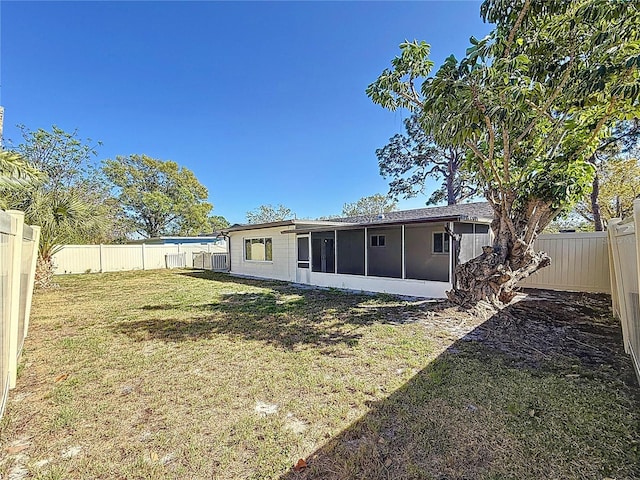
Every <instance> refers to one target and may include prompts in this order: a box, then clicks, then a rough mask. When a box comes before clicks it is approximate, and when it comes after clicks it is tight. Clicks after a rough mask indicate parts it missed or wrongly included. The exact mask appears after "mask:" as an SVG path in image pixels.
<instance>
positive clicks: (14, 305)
mask: <svg viewBox="0 0 640 480" xmlns="http://www.w3.org/2000/svg"><path fill="white" fill-rule="evenodd" d="M39 239H40V227H30V226H29V225H24V214H23V213H22V212H17V211H9V212H4V211H0V315H1V317H0V319H1V322H0V348H1V351H0V416H1V415H2V413H3V412H4V407H5V404H6V400H7V393H8V390H9V388H13V387H15V385H16V379H17V372H18V360H19V359H20V354H21V352H22V347H23V345H24V339H25V337H26V336H27V332H28V329H29V314H30V312H31V299H32V295H33V284H34V277H35V269H36V260H37V252H38V242H39Z"/></svg>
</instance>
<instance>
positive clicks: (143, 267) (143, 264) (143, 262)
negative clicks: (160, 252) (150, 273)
mask: <svg viewBox="0 0 640 480" xmlns="http://www.w3.org/2000/svg"><path fill="white" fill-rule="evenodd" d="M144 257H145V249H144V243H143V244H142V270H146V266H145V265H146V264H145V261H144V260H145V258H144Z"/></svg>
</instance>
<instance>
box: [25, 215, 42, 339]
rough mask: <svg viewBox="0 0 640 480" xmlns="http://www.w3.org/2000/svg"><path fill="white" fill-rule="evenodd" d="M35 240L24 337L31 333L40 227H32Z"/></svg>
mask: <svg viewBox="0 0 640 480" xmlns="http://www.w3.org/2000/svg"><path fill="white" fill-rule="evenodd" d="M31 228H32V229H33V240H32V245H31V249H32V250H31V265H29V279H28V280H27V285H28V287H27V300H26V306H25V310H24V336H25V337H26V336H27V332H28V331H29V319H30V318H31V301H32V300H33V287H34V283H35V279H36V265H37V264H38V247H39V246H40V227H36V226H32V227H31Z"/></svg>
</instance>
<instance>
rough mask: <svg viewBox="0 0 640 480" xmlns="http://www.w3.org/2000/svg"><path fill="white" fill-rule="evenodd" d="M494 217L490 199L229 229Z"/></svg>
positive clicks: (354, 225) (352, 225) (487, 219)
mask: <svg viewBox="0 0 640 480" xmlns="http://www.w3.org/2000/svg"><path fill="white" fill-rule="evenodd" d="M492 219H493V208H491V205H489V203H488V202H476V203H464V204H459V205H446V206H443V207H428V208H416V209H413V210H400V211H397V212H388V213H384V214H380V215H358V216H355V217H341V218H331V219H328V220H284V221H281V222H270V223H255V224H248V225H240V224H236V225H233V226H232V227H231V228H229V229H228V230H227V231H228V232H235V231H242V230H254V229H259V228H270V227H280V226H290V225H293V226H295V230H293V231H296V232H301V231H311V230H321V229H323V227H337V228H338V229H340V230H342V229H344V228H357V227H362V226H376V225H392V224H401V223H419V222H439V221H442V222H444V221H465V220H466V221H480V222H486V223H489V222H490V221H491V220H492Z"/></svg>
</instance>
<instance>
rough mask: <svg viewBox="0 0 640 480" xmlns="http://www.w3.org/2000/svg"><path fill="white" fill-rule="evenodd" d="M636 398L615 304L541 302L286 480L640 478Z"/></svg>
mask: <svg viewBox="0 0 640 480" xmlns="http://www.w3.org/2000/svg"><path fill="white" fill-rule="evenodd" d="M638 392H639V390H638V385H637V382H636V380H635V376H634V373H633V368H632V366H631V363H630V360H629V357H628V356H627V355H625V354H624V352H623V348H622V343H621V335H620V328H619V325H618V323H617V322H615V321H614V320H613V319H612V318H611V316H610V314H609V313H608V305H607V298H606V296H601V297H600V298H598V296H590V295H581V294H575V295H574V294H568V295H564V294H549V295H547V296H546V298H545V297H544V296H543V297H538V298H536V297H535V296H534V297H530V298H529V299H527V300H525V301H522V302H520V303H518V304H515V305H513V306H510V307H507V308H506V309H505V310H504V311H503V312H500V313H499V314H496V315H494V316H493V317H491V318H490V319H488V320H487V321H485V322H484V323H482V324H481V325H479V326H478V327H477V328H476V329H475V330H473V331H472V332H471V333H470V334H469V335H467V336H465V337H464V338H461V339H460V340H458V341H456V342H454V343H453V344H452V345H451V346H450V347H449V348H448V349H447V350H446V351H444V352H443V353H442V354H441V355H440V356H439V357H438V358H436V359H435V360H434V361H433V362H431V363H430V364H429V366H428V367H426V368H425V369H423V370H422V371H420V372H418V373H417V374H416V375H415V376H413V377H412V378H411V379H410V380H409V381H408V382H407V383H406V384H405V385H404V386H402V387H401V388H400V389H398V390H396V391H395V392H394V393H392V394H391V395H390V396H389V397H387V398H385V399H383V400H381V401H378V402H374V403H372V404H371V405H370V407H371V410H370V411H369V412H368V413H367V414H366V415H364V416H363V417H361V418H360V419H359V420H357V421H356V422H355V423H353V424H351V425H350V426H348V427H347V428H346V429H345V430H343V431H342V432H341V433H339V434H337V435H336V436H334V437H333V438H331V439H330V440H329V441H327V442H326V443H325V444H324V445H323V446H321V447H320V448H318V449H317V450H316V451H315V452H313V453H310V454H309V455H308V456H307V457H306V460H307V462H308V467H307V468H306V469H303V470H302V471H296V470H295V469H294V468H292V469H291V470H290V471H289V472H287V473H286V474H284V475H282V476H281V477H280V480H294V479H323V480H338V479H340V480H344V479H364V478H366V479H441V480H444V479H448V480H453V479H460V480H461V479H469V480H470V479H487V478H491V479H498V478H501V479H502V478H514V479H515V478H518V479H523V478H527V479H539V478H594V479H595V478H600V479H601V478H605V477H615V478H640V456H639V452H638V446H637V438H638V437H639V435H640V398H639V396H638Z"/></svg>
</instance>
